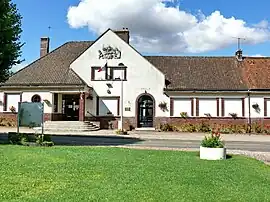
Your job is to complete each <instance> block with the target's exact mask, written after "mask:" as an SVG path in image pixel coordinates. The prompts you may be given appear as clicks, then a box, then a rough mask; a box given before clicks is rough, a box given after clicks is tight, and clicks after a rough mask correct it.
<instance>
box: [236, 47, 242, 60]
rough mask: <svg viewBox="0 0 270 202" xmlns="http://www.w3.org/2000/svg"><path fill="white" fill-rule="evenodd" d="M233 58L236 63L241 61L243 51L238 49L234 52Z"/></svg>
mask: <svg viewBox="0 0 270 202" xmlns="http://www.w3.org/2000/svg"><path fill="white" fill-rule="evenodd" d="M235 57H236V59H237V60H238V61H242V60H243V51H242V50H241V49H238V51H236V52H235Z"/></svg>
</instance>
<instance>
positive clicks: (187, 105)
mask: <svg viewBox="0 0 270 202" xmlns="http://www.w3.org/2000/svg"><path fill="white" fill-rule="evenodd" d="M173 107H174V109H173V116H175V117H180V113H181V112H187V114H188V116H189V117H190V116H191V99H190V98H178V99H175V100H174V101H173Z"/></svg>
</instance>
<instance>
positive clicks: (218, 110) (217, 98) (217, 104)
mask: <svg viewBox="0 0 270 202" xmlns="http://www.w3.org/2000/svg"><path fill="white" fill-rule="evenodd" d="M216 100H217V117H219V98H218V97H217V98H216Z"/></svg>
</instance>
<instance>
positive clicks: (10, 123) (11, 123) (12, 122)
mask: <svg viewBox="0 0 270 202" xmlns="http://www.w3.org/2000/svg"><path fill="white" fill-rule="evenodd" d="M16 125H17V120H16V118H11V117H0V126H4V127H15V126H16Z"/></svg>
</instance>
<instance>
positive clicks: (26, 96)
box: [22, 91, 53, 113]
mask: <svg viewBox="0 0 270 202" xmlns="http://www.w3.org/2000/svg"><path fill="white" fill-rule="evenodd" d="M35 94H38V95H39V96H40V97H41V102H43V100H48V101H49V102H50V103H51V106H48V105H47V104H45V103H44V113H52V112H53V94H52V93H50V92H38V91H37V92H24V93H23V94H22V101H23V102H31V98H32V97H33V95H35Z"/></svg>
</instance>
